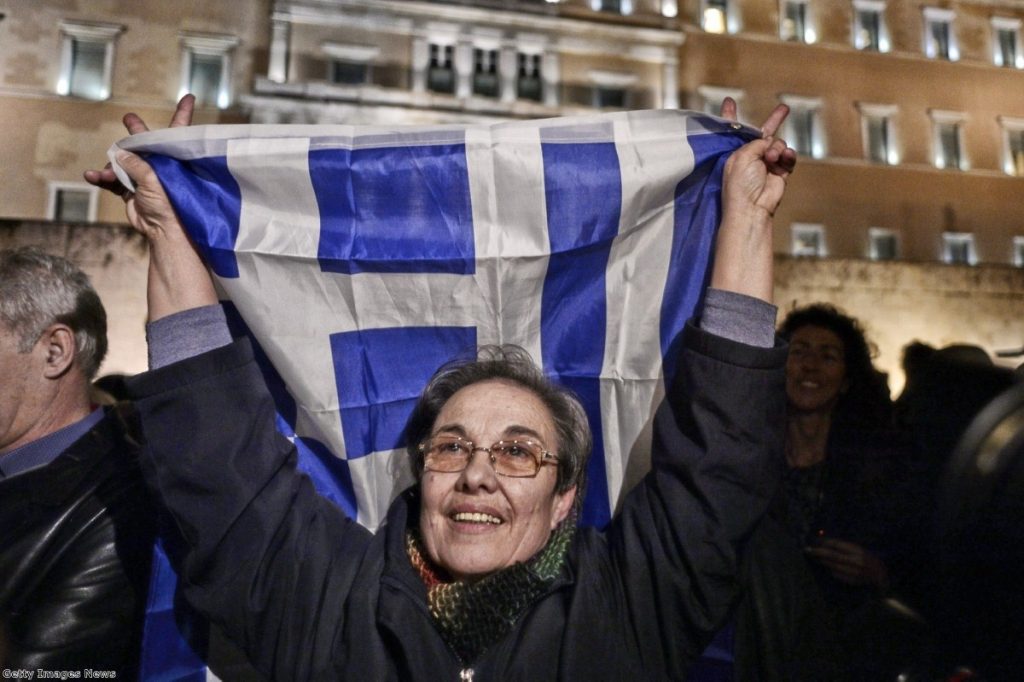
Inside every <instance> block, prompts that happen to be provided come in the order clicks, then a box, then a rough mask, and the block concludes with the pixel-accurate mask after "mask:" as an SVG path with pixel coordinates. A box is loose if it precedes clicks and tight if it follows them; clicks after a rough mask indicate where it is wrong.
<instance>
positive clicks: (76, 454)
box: [0, 408, 154, 679]
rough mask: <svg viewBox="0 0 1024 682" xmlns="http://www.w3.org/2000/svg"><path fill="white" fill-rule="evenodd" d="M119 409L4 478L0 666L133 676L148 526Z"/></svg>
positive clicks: (0, 486)
mask: <svg viewBox="0 0 1024 682" xmlns="http://www.w3.org/2000/svg"><path fill="white" fill-rule="evenodd" d="M123 411H125V412H127V410H123ZM121 412H122V410H118V409H114V408H108V412H107V414H106V415H105V416H104V418H103V419H102V420H100V422H99V423H98V424H96V426H94V427H93V428H92V429H91V430H90V431H89V432H88V433H86V434H85V435H84V436H82V437H81V438H79V439H78V440H77V441H75V442H74V443H72V444H71V446H70V447H68V449H67V450H65V451H64V452H63V453H61V454H60V456H58V457H57V458H56V459H54V460H53V461H52V462H50V463H49V464H47V465H46V466H43V467H39V468H37V469H34V470H31V471H27V472H25V473H23V474H20V475H18V476H14V477H12V478H8V479H5V480H2V481H0V667H2V668H9V669H29V670H33V671H34V670H36V669H38V668H43V669H46V670H74V671H83V670H85V669H86V668H92V669H94V670H114V671H117V672H118V673H119V675H118V676H119V677H120V678H123V677H127V678H129V679H131V676H132V675H133V674H134V671H135V668H136V666H137V663H138V656H139V644H140V640H141V633H142V614H143V609H144V607H145V595H146V589H147V584H148V580H149V567H150V561H151V554H152V548H153V526H154V522H153V512H152V510H151V507H150V505H149V503H148V498H147V495H146V492H145V485H144V484H143V482H142V477H141V476H140V474H139V471H138V462H137V457H138V454H137V452H138V446H137V444H136V443H135V441H134V440H133V439H132V438H130V437H129V436H127V435H126V428H127V426H126V420H125V419H124V418H123V416H122V414H121Z"/></svg>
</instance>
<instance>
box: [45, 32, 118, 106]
mask: <svg viewBox="0 0 1024 682" xmlns="http://www.w3.org/2000/svg"><path fill="white" fill-rule="evenodd" d="M59 26H60V33H61V47H60V73H59V74H58V77H57V87H56V91H57V94H58V95H62V96H65V97H78V98H80V99H86V100H92V101H95V102H103V101H105V100H108V99H110V96H111V92H112V90H113V86H112V81H113V75H114V48H115V42H116V40H117V37H118V36H119V35H120V34H121V33H122V32H124V26H121V25H119V24H105V23H97V22H81V21H68V20H63V21H61V22H60V24H59ZM76 42H87V43H96V44H100V45H103V46H104V56H103V73H102V74H101V75H100V78H101V80H102V83H103V85H102V86H101V91H100V93H99V95H98V96H97V97H90V96H88V95H84V94H82V93H77V92H72V85H73V83H74V49H75V43H76Z"/></svg>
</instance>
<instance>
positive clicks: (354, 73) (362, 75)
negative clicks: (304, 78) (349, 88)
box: [327, 59, 370, 85]
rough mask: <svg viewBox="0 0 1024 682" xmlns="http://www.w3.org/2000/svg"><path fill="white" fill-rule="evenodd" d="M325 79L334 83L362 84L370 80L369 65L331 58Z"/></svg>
mask: <svg viewBox="0 0 1024 682" xmlns="http://www.w3.org/2000/svg"><path fill="white" fill-rule="evenodd" d="M327 80H329V81H330V82H331V83H334V84H335V85H362V84H363V83H367V82H369V80H370V66H369V64H358V63H354V62H346V61H342V60H340V59H332V60H331V61H330V66H329V67H328V74H327Z"/></svg>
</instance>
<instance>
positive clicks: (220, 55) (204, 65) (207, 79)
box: [178, 33, 238, 109]
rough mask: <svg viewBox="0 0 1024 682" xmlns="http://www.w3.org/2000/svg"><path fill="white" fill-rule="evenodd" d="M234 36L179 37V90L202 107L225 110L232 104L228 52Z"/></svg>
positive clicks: (233, 44)
mask: <svg viewBox="0 0 1024 682" xmlns="http://www.w3.org/2000/svg"><path fill="white" fill-rule="evenodd" d="M237 44H238V38H235V37H234V36H220V35H199V34H192V33H189V34H184V35H182V36H181V45H182V57H181V90H180V91H179V93H178V94H179V96H182V95H184V94H185V93H188V92H191V93H192V94H193V95H195V96H196V103H197V104H199V105H202V106H210V107H213V106H215V107H217V108H219V109H226V108H227V107H229V106H230V105H231V50H232V49H233V48H234V47H235V46H236V45H237Z"/></svg>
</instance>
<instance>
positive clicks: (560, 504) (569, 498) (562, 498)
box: [551, 486, 576, 530]
mask: <svg viewBox="0 0 1024 682" xmlns="http://www.w3.org/2000/svg"><path fill="white" fill-rule="evenodd" d="M575 501H576V486H573V487H571V488H569V489H568V490H566V491H565V492H564V493H555V500H554V502H553V504H554V505H555V509H554V513H553V514H552V515H551V530H554V529H555V526H557V525H558V524H560V523H561V522H562V521H564V520H565V517H566V516H568V515H569V511H570V510H572V504H573V502H575Z"/></svg>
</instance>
